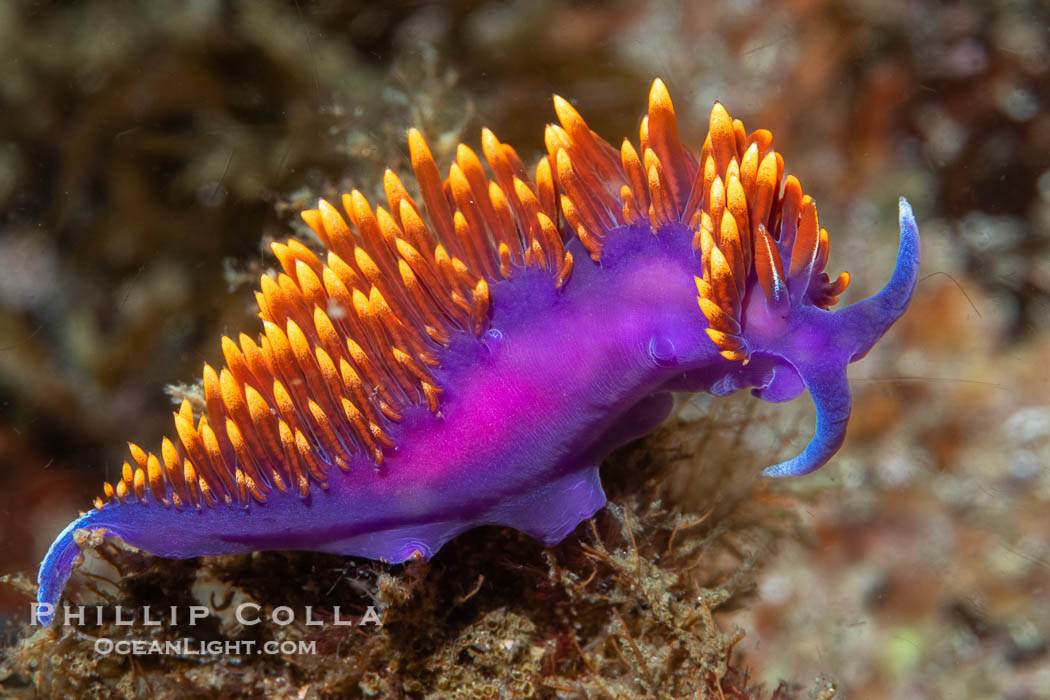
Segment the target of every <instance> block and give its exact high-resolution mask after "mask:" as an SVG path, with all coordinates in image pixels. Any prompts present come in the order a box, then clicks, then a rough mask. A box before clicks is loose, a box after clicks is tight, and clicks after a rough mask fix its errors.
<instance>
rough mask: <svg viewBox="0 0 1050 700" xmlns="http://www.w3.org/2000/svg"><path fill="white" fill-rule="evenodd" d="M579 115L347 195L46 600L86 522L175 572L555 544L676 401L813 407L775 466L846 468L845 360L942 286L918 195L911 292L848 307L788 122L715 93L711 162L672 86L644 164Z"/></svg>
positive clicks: (50, 570)
mask: <svg viewBox="0 0 1050 700" xmlns="http://www.w3.org/2000/svg"><path fill="white" fill-rule="evenodd" d="M554 107H555V111H556V112H557V115H558V119H559V121H560V122H561V126H557V125H549V126H548V127H547V129H546V133H545V141H546V147H547V155H546V156H544V157H542V158H541V159H540V160H539V163H538V165H537V166H536V169H535V177H534V178H531V179H530V178H529V176H528V173H527V172H526V170H525V168H524V167H523V165H522V163H521V160H520V159H519V158H518V155H517V154H516V153H515V151H514V149H513V148H511V147H510V146H508V145H506V144H504V143H500V141H499V140H497V138H496V137H495V136H494V135H493V134H492V133H491V132H490V131H488V130H485V131H483V132H482V150H483V152H484V155H485V159H486V160H487V161H488V165H489V168H490V169H491V171H492V173H493V175H494V177H495V179H494V180H490V179H489V176H488V175H487V174H486V172H485V170H484V169H483V167H482V164H481V161H480V159H479V158H478V157H477V155H476V154H475V152H474V151H473V150H471V149H470V148H468V147H467V146H464V145H460V146H459V147H458V150H457V152H456V160H455V162H454V163H453V164H452V165H451V167H450V170H449V174H448V177H447V178H445V179H442V178H441V176H440V175H439V173H438V169H437V165H436V164H435V161H434V158H433V157H432V156H431V153H430V150H429V148H428V147H427V144H426V143H425V142H424V140H423V137H422V136H421V135H420V133H419V132H418V131H415V130H412V131H410V132H409V136H408V142H409V148H410V151H411V159H412V169H413V170H414V171H415V175H416V178H417V180H418V182H419V189H420V191H421V194H422V201H423V204H424V207H420V206H419V204H418V203H417V201H416V199H414V198H413V197H412V196H411V195H410V194H409V192H408V190H407V189H406V187H405V186H404V185H403V184H402V182H401V180H400V179H399V178H398V176H397V175H396V174H395V173H394V172H392V171H390V170H388V171H387V172H386V175H385V177H384V181H383V184H384V188H385V191H386V199H387V204H388V208H387V209H384V208H382V207H377V208H376V209H374V210H373V208H372V206H371V205H370V204H369V203H368V202H367V201H366V200H365V198H364V196H362V195H361V193H360V192H357V191H355V192H352V193H350V194H348V195H343V198H342V205H343V209H344V211H345V214H346V217H347V218H348V219H349V222H350V224H348V223H347V219H346V218H344V216H343V214H342V213H340V212H339V211H338V210H337V209H336V208H335V207H334V206H332V205H331V204H329V203H328V202H326V201H324V200H321V202H320V204H319V206H318V208H317V209H314V210H310V211H305V212H303V214H302V216H303V219H304V220H305V221H306V223H307V224H308V225H309V226H310V228H311V229H312V230H313V231H314V233H316V234H317V236H318V238H320V240H321V242H323V243H324V245H325V247H326V248H327V249H328V255H327V260H326V261H322V260H321V259H319V258H318V257H317V256H316V255H315V254H314V253H313V252H311V251H310V249H308V248H307V247H305V246H304V245H302V244H301V243H299V242H297V241H296V240H294V239H293V240H290V241H288V242H287V243H286V244H277V243H275V244H274V245H273V251H274V253H275V255H276V257H277V260H278V261H279V262H280V265H281V268H282V269H283V270H284V272H283V273H281V274H278V275H277V277H276V279H274V278H272V277H270V276H263V278H262V287H261V291H259V292H257V293H256V298H257V300H258V302H259V316H260V317H261V318H262V321H263V325H264V331H263V333H262V335H261V336H260V337H259V340H258V341H256V340H255V339H252V338H250V337H249V336H247V335H244V334H241V335H240V338H239V343H238V342H234V341H233V340H232V339H230V338H223V339H222V350H223V355H224V357H225V360H226V366H225V367H224V368H222V369H221V370H220V371H216V370H215V369H213V368H212V367H210V366H208V365H205V367H204V396H205V399H206V404H207V407H206V411H204V413H203V415H200V416H195V415H194V411H193V409H192V407H191V405H190V404H189V403H188V402H183V404H182V408H181V409H180V410H179V411H178V413H176V414H175V432H176V439H174V440H172V439H168V438H165V439H164V440H163V442H162V443H161V448H160V455H159V456H157V455H156V454H154V453H148V452H146V451H144V450H142V449H141V448H139V447H138V446H137V445H134V444H132V445H130V448H131V457H132V459H131V461H129V462H125V463H124V469H123V475H122V478H121V480H120V481H118V482H116V486H115V487H114V486H111V485H110V484H108V483H107V484H105V496H104V498H100V499H96V500H95V503H94V506H95V507H94V508H93V509H92V510H91V511H89V512H87V513H85V514H83V515H82V516H80V517H79V518H78V519H76V520H75V521H73V522H72V523H71V524H70V525H69V526H68V527H67V528H66V529H65V530H64V531H63V532H62V533H61V534H60V535H59V536H58V539H57V540H56V541H55V543H54V544H53V545H52V546H51V549H50V550H49V551H48V553H47V556H46V557H45V558H44V561H43V563H42V564H41V567H40V577H39V593H38V598H39V601H40V602H41V603H49V604H51V605H52V607H53V606H54V605H55V604H56V603H57V602H58V599H59V597H60V595H61V591H62V588H63V586H64V585H65V582H66V580H67V579H68V578H69V575H70V573H71V571H72V569H73V567H75V566H76V565H77V564H78V563H79V561H80V552H79V548H78V545H77V543H76V541H75V539H76V538H75V533H76V532H77V531H78V530H88V531H92V530H95V531H99V530H101V531H102V532H103V533H104V534H105V535H118V536H120V537H121V538H122V539H123V540H124V541H126V542H127V543H129V544H131V545H133V546H135V547H138V548H140V549H142V550H145V551H146V552H149V553H151V554H155V555H158V556H164V557H176V558H185V557H195V556H200V555H214V554H231V553H238V552H250V551H257V550H264V549H303V550H314V551H322V552H332V553H338V554H344V555H356V556H362V557H369V558H372V559H382V560H385V561H388V562H401V561H404V560H406V559H408V558H409V557H411V556H412V555H413V554H415V553H419V554H420V555H422V556H423V557H430V556H431V555H432V554H433V553H434V552H436V551H437V550H438V549H439V548H440V547H441V546H442V545H443V544H444V543H446V542H448V541H449V540H450V539H451V538H453V537H455V536H456V535H457V534H459V533H461V532H464V531H465V530H468V529H471V528H473V527H476V526H479V525H485V524H497V525H506V526H510V527H513V528H516V529H518V530H521V531H523V532H525V533H528V534H529V535H531V536H532V537H535V538H536V539H538V540H540V541H541V542H543V543H544V544H546V545H553V544H555V543H557V542H559V541H561V540H562V539H563V538H564V537H565V536H566V535H568V534H569V533H570V532H571V531H572V530H573V529H574V528H575V527H576V526H577V525H578V524H579V523H580V522H581V521H582V520H584V519H587V518H589V517H591V516H592V515H594V513H595V512H596V511H598V510H599V509H600V508H601V507H602V506H603V505H604V504H605V494H604V492H603V491H602V487H601V483H600V481H599V477H598V465H599V464H600V463H601V461H602V459H603V458H604V457H605V456H606V455H607V454H608V453H609V452H610V451H612V449H613V448H615V447H617V446H619V445H622V444H624V443H626V442H628V441H630V440H632V439H634V438H637V437H640V436H642V435H645V434H646V433H648V432H649V431H651V430H652V429H653V428H655V427H656V426H657V425H658V424H659V423H660V422H661V421H662V420H663V419H664V418H665V417H666V416H667V415H668V413H669V411H670V409H671V404H672V400H671V392H674V391H688V392H696V391H706V392H710V393H712V394H715V395H718V396H723V395H726V394H730V393H732V392H734V391H737V390H739V389H743V388H747V387H753V393H754V394H755V395H756V396H758V397H760V398H762V399H765V400H767V401H772V402H778V401H787V400H789V399H792V398H794V397H796V396H798V395H799V394H800V393H801V392H802V390H803V389H808V390H809V393H810V395H811V396H812V398H813V401H814V403H815V404H816V407H817V424H816V436H815V437H814V438H813V439H812V441H811V442H810V443H809V445H808V446H807V447H806V448H805V450H804V451H803V452H802V454H801V455H799V456H797V457H795V458H794V459H791V460H789V461H787V462H783V463H781V464H777V465H775V466H772V467H769V468H768V469H766V470H765V472H763V473H764V474H766V475H770V476H783V475H788V474H806V473H808V472H811V471H813V470H814V469H817V468H818V467H820V466H821V465H823V464H824V463H825V462H827V461H828V459H830V458H831V456H832V455H833V454H834V453H835V452H836V451H837V450H838V448H839V446H840V445H841V444H842V441H843V437H844V435H845V430H846V423H847V421H848V419H849V414H850V407H851V398H850V389H849V384H848V382H847V379H846V366H847V365H848V364H849V363H850V362H853V361H855V360H858V359H860V358H861V357H863V356H864V355H865V354H866V353H867V352H868V350H869V349H870V348H871V347H872V345H874V343H875V342H876V341H877V340H878V339H879V338H880V337H881V336H882V334H883V333H885V332H886V330H887V329H888V328H889V327H890V325H891V324H892V323H893V322H894V321H895V320H896V319H897V318H898V317H899V316H900V315H901V314H902V313H903V312H904V310H905V308H906V307H907V305H908V302H909V300H910V298H911V294H912V291H913V288H914V286H915V279H916V274H917V271H918V264H919V234H918V231H917V229H916V226H915V220H914V218H913V216H912V212H911V208H910V207H909V205H908V203H907V202H906V201H905V200H904V199H901V203H900V249H899V252H898V255H897V263H896V269H895V270H894V272H893V277H892V279H891V280H890V281H889V283H888V284H887V285H886V287H885V288H884V289H883V290H882V291H881V292H879V293H878V294H876V295H875V296H873V297H872V298H870V299H867V300H864V301H861V302H859V303H856V304H854V305H852V306H849V307H847V308H844V309H841V310H839V311H835V312H831V311H829V310H828V308H829V307H830V306H832V305H833V304H835V303H836V301H837V297H838V295H839V294H840V293H841V292H842V290H843V289H845V287H846V285H847V283H848V282H849V277H848V275H846V273H843V274H841V275H839V276H838V278H836V279H835V280H834V281H831V280H830V279H829V277H828V275H827V274H825V273H824V266H825V264H826V262H827V260H828V234H827V231H825V230H824V229H822V228H820V227H819V226H818V224H817V209H816V205H815V204H814V202H813V200H812V199H811V198H810V197H809V196H807V195H803V193H802V188H801V186H800V185H799V181H798V180H797V179H796V178H795V177H793V176H791V175H788V176H787V177H786V178H785V177H784V161H783V159H782V158H781V156H780V154H779V153H777V152H776V151H774V150H773V149H772V140H773V139H772V135H771V134H770V132H768V131H765V130H758V131H754V132H752V133H751V134H748V133H746V132H745V131H744V126H743V124H742V123H741V122H740V121H738V120H733V119H731V118H730V116H729V114H728V113H727V112H726V110H725V108H723V107H722V105H720V104H717V103H716V104H715V106H714V109H713V110H712V112H711V124H710V132H709V133H708V136H707V140H706V141H705V142H704V146H703V149H702V150H701V152H700V155H699V158H698V157H697V156H695V155H694V154H693V153H692V152H691V151H689V150H688V149H686V148H685V147H683V146H682V144H681V143H680V142H679V140H678V132H677V127H676V122H675V113H674V109H673V107H672V105H671V100H670V97H669V96H668V93H667V89H666V88H665V87H664V84H663V83H662V82H661V81H660V80H656V81H655V82H654V83H653V86H652V90H651V91H650V93H649V110H648V115H647V116H646V117H644V118H643V119H642V124H641V135H640V136H641V138H640V147H639V148H636V147H635V146H634V145H633V144H632V143H631V142H630V141H628V140H626V139H625V140H624V142H623V145H622V146H621V148H620V149H619V150H617V149H616V148H614V147H612V146H610V145H609V144H608V143H606V142H605V141H604V140H602V139H601V138H600V137H599V136H598V135H597V134H595V133H594V132H593V131H591V130H590V129H589V128H588V127H587V125H586V123H584V121H583V119H582V118H581V117H580V115H579V114H577V112H576V110H574V109H573V108H572V107H571V106H570V105H569V103H568V102H566V101H565V100H563V99H561V98H559V97H555V98H554ZM424 210H425V215H424ZM698 297H699V309H698V308H697V300H698ZM47 609H48V607H47V606H41V607H40V608H39V610H40V613H41V614H39V619H40V620H41V622H43V623H45V624H48V623H50V620H51V617H52V616H51V614H50V613H48V614H43V613H44V611H46V610H47Z"/></svg>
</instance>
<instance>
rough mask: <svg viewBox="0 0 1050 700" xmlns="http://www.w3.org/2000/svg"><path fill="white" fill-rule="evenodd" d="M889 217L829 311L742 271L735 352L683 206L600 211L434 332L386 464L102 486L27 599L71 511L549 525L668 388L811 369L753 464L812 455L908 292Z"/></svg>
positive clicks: (265, 544)
mask: <svg viewBox="0 0 1050 700" xmlns="http://www.w3.org/2000/svg"><path fill="white" fill-rule="evenodd" d="M900 225H901V247H900V251H899V254H898V260H897V266H896V270H895V272H894V275H893V278H892V280H891V281H890V283H889V284H888V285H887V286H886V287H885V288H884V289H883V291H882V292H880V293H879V294H878V295H876V296H875V297H873V298H871V299H868V300H865V301H863V302H859V303H857V304H854V305H853V306H850V307H846V308H844V309H842V310H839V311H835V312H832V311H828V310H825V309H822V308H819V307H817V306H815V305H813V304H810V303H806V302H805V301H802V302H799V301H798V300H797V298H796V300H795V301H793V302H792V301H789V300H787V296H786V295H785V297H784V299H785V301H784V303H780V304H777V303H770V301H769V300H768V299H767V297H766V296H764V295H763V292H762V289H760V287H759V285H758V284H757V283H755V282H754V281H753V280H752V282H751V286H750V288H749V289H748V292H747V294H746V296H745V297H744V299H743V301H742V310H741V319H742V322H741V325H742V326H743V335H742V337H743V341H744V342H746V345H747V352H748V357H749V360H748V362H745V363H741V362H739V361H732V360H730V359H726V357H725V353H723V352H722V350H721V349H720V348H719V347H718V346H716V345H715V344H714V343H712V341H711V340H710V338H709V336H708V333H707V331H708V328H709V324H708V321H707V319H706V318H705V316H704V314H702V313H700V312H699V310H698V308H697V293H696V286H695V285H694V278H695V277H696V276H697V275H698V274H699V273H698V270H699V269H700V267H701V261H700V257H701V252H700V250H699V249H698V247H697V245H696V244H695V241H694V231H693V230H692V229H691V228H690V227H689V226H687V225H686V224H684V223H665V224H663V225H660V226H658V227H653V226H651V225H650V223H649V222H648V221H645V220H642V221H638V222H635V223H633V224H630V225H624V226H620V227H618V228H617V229H615V230H606V231H602V232H601V234H602V237H603V238H604V239H605V244H604V247H603V249H602V252H601V258H600V261H599V262H597V263H595V264H590V261H588V250H587V249H585V247H584V245H583V244H582V243H581V241H580V240H579V239H578V238H572V239H570V240H569V241H568V242H567V243H566V244H565V245H566V249H567V250H568V251H569V252H570V253H571V254H572V257H573V258H575V259H576V260H577V261H584V262H586V263H587V264H577V265H576V266H575V268H574V269H573V272H572V276H571V278H570V279H569V281H568V283H567V284H565V285H564V286H563V287H562V288H560V289H558V288H556V287H555V286H554V285H552V284H551V278H552V273H551V272H550V271H548V270H547V269H544V268H540V267H527V268H524V269H522V270H520V271H519V272H518V273H516V274H514V275H513V276H511V277H510V278H509V279H502V280H499V281H496V282H494V283H490V285H489V294H490V298H491V318H490V320H489V322H488V323H487V325H486V329H485V330H484V332H483V333H481V335H480V337H476V336H475V334H474V333H473V332H471V331H470V330H460V331H457V332H456V333H455V334H454V335H453V337H452V338H451V340H450V342H449V344H448V345H447V347H445V348H443V349H442V350H441V351H440V355H439V360H440V364H439V366H437V367H436V368H434V369H433V376H434V378H435V379H436V380H437V382H438V383H439V385H440V386H441V387H442V388H443V394H442V396H441V408H440V411H439V412H438V413H436V414H435V413H434V412H432V411H430V410H428V409H427V407H426V406H425V405H415V406H411V407H408V408H407V409H406V410H405V411H404V412H403V414H402V416H401V419H400V421H399V422H397V423H394V424H393V425H391V426H390V428H389V433H390V437H391V438H392V439H393V441H394V443H396V447H395V448H392V449H388V450H386V451H385V460H384V461H383V464H382V466H380V467H377V466H376V465H375V464H374V463H373V461H372V460H371V459H369V458H368V457H367V455H366V454H365V453H358V454H357V455H354V456H353V458H352V459H351V460H350V461H349V471H348V472H347V473H346V474H345V475H344V474H340V473H338V472H334V473H335V476H334V478H332V479H331V480H330V483H329V485H328V487H327V488H324V489H322V488H312V489H311V490H310V491H309V494H308V495H306V496H305V497H301V496H300V495H299V494H298V493H296V492H294V491H293V490H290V491H288V492H287V493H282V492H277V491H275V492H273V493H271V494H270V495H269V497H268V498H267V500H266V502H265V503H261V504H260V503H249V504H245V503H236V502H235V503H232V504H227V503H218V504H217V505H214V506H210V507H205V508H201V509H194V508H173V507H170V506H166V505H163V504H162V503H159V502H157V501H156V500H149V499H146V501H145V502H139V501H136V500H129V501H128V502H125V503H122V504H115V503H110V504H106V505H105V506H103V507H102V508H101V509H95V510H92V511H90V512H88V513H86V514H85V515H83V516H81V517H80V518H79V519H78V520H76V521H74V522H73V523H71V524H70V525H69V527H67V528H66V530H65V531H64V532H63V533H62V534H61V535H60V536H59V538H58V539H57V540H56V542H55V543H54V545H53V546H52V548H51V550H50V551H49V552H48V554H47V556H46V558H45V560H44V562H43V564H42V566H41V574H40V590H39V596H38V597H39V600H40V601H41V602H42V603H50V604H55V603H57V601H58V599H59V596H60V593H61V589H62V587H63V585H64V583H65V581H66V579H67V578H68V576H69V574H70V571H71V569H72V567H73V566H74V560H75V558H76V557H77V555H78V554H79V550H78V548H77V545H76V544H75V542H74V538H73V536H74V533H75V532H76V531H77V530H79V529H89V530H90V529H92V528H104V529H105V531H106V532H107V534H110V535H117V536H120V537H121V538H122V539H123V540H124V541H126V542H128V543H129V544H131V545H133V546H136V547H139V548H141V549H143V550H145V551H147V552H150V553H152V554H155V555H159V556H165V557H176V558H185V557H195V556H201V555H214V554H230V553H239V552H251V551H259V550H267V549H301V550H312V551H324V552H333V553H339V554H345V555H356V556H362V557H368V558H372V559H382V560H385V561H388V562H401V561H404V560H406V559H408V558H409V557H411V556H413V554H415V553H419V554H420V555H422V556H424V557H430V556H431V555H433V554H434V553H435V552H436V551H437V550H438V549H439V548H440V547H441V546H442V545H443V544H444V543H446V542H447V541H448V540H450V539H451V538H452V537H454V536H456V535H457V534H459V533H461V532H464V531H466V530H468V529H471V528H474V527H477V526H479V525H486V524H495V525H506V526H509V527H513V528H515V529H518V530H521V531H523V532H525V533H528V534H529V535H531V536H533V537H535V538H536V539H538V540H540V541H541V542H543V543H545V544H547V545H552V544H555V543H557V542H559V541H561V540H562V539H563V538H564V537H565V536H566V535H567V534H568V533H570V532H571V531H572V530H573V529H574V528H575V527H576V526H577V525H578V524H579V523H580V522H581V521H582V520H585V519H587V518H589V517H591V516H592V515H593V514H594V513H595V512H596V511H598V510H599V509H600V508H601V507H602V506H603V505H604V504H605V494H604V492H603V491H602V487H601V484H600V481H599V476H598V467H599V465H600V463H601V461H602V459H603V458H604V457H605V456H606V455H608V453H609V452H610V451H611V450H613V449H614V448H616V447H617V446H619V445H622V444H624V443H626V442H628V441H630V440H632V439H634V438H637V437H639V436H642V435H644V434H646V433H648V432H649V431H651V430H652V429H653V428H655V427H656V426H657V425H658V424H659V423H660V422H661V421H662V420H663V419H664V418H665V417H666V416H667V414H668V412H669V411H670V409H671V406H672V399H671V392H673V391H708V392H710V393H714V394H718V395H725V394H729V393H732V392H734V391H737V390H739V389H743V388H748V387H753V388H754V391H755V394H756V395H757V396H760V397H761V398H763V399H765V400H769V401H785V400H789V399H792V398H794V397H795V396H797V395H798V394H799V393H801V392H802V391H803V390H804V389H808V390H809V392H810V394H811V395H812V397H813V400H814V402H815V404H816V407H817V411H818V417H817V434H816V436H815V437H814V438H813V440H812V442H811V443H810V444H809V446H808V447H807V448H806V449H805V451H804V452H803V453H802V454H801V455H800V456H799V457H797V458H795V459H793V460H790V461H788V462H784V463H782V464H779V465H776V466H773V467H770V468H769V469H767V470H766V472H765V473H766V474H768V475H772V476H780V475H787V474H804V473H807V472H809V471H812V470H813V469H816V468H818V467H819V466H820V465H822V464H823V463H825V462H826V461H827V460H828V459H829V458H830V457H831V455H832V454H834V452H835V451H836V450H837V449H838V447H839V446H840V445H841V443H842V440H843V437H844V434H845V426H846V422H847V420H848V418H849V412H850V404H851V400H850V393H849V386H848V382H847V379H846V366H847V365H848V364H849V363H850V362H852V361H854V360H856V359H859V358H860V357H862V356H863V355H864V354H865V353H866V352H867V351H868V350H869V349H870V348H871V346H872V345H873V344H874V343H875V341H876V340H877V339H878V338H879V337H880V336H881V335H882V334H883V333H884V332H885V330H886V329H887V328H888V327H889V326H890V325H891V324H892V323H893V321H894V320H895V319H896V318H897V317H898V316H900V314H901V313H902V312H903V311H904V308H905V307H906V305H907V302H908V300H909V299H910V296H911V292H912V289H913V287H914V283H915V279H916V273H917V268H918V256H919V241H918V232H917V230H916V228H915V223H914V219H913V218H912V215H911V210H910V207H909V206H908V205H907V203H906V202H904V200H901V215H900ZM654 228H655V230H654ZM654 233H655V234H656V235H654ZM785 289H787V288H786V287H785ZM803 291H805V290H803ZM795 296H796V297H797V296H798V295H797V294H796V295H795ZM39 617H40V619H41V620H42V621H44V622H48V621H49V620H50V615H47V614H41V615H40V616H39Z"/></svg>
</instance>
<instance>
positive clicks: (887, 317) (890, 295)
mask: <svg viewBox="0 0 1050 700" xmlns="http://www.w3.org/2000/svg"><path fill="white" fill-rule="evenodd" d="M920 253H921V243H920V240H919V229H918V227H917V226H916V224H915V215H914V214H913V213H912V209H911V205H910V204H909V203H908V200H907V199H905V198H904V197H901V198H900V246H899V247H898V249H897V262H896V265H895V266H894V269H893V276H892V277H890V281H889V282H887V283H886V286H885V287H883V288H882V290H881V291H879V292H878V293H877V294H875V295H874V296H872V297H870V298H868V299H865V300H864V301H859V302H857V303H856V304H851V305H850V306H847V307H846V308H844V309H841V310H839V311H837V312H835V323H836V325H837V326H838V327H839V328H840V329H841V330H840V331H839V332H840V333H843V332H848V333H850V334H851V337H852V338H853V339H854V340H853V354H852V355H851V357H850V362H855V361H856V360H859V359H860V358H862V357H864V355H866V354H867V353H868V351H869V350H871V348H872V346H874V345H875V343H876V342H877V341H878V340H879V338H881V337H882V336H883V335H884V334H885V333H886V331H887V330H889V328H890V326H892V325H893V323H894V322H895V321H896V320H897V319H898V318H900V317H901V315H902V314H903V313H904V311H905V309H907V308H908V302H910V301H911V297H912V293H913V292H914V291H915V283H916V281H917V280H918V276H919V258H920Z"/></svg>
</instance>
